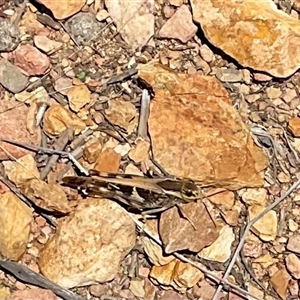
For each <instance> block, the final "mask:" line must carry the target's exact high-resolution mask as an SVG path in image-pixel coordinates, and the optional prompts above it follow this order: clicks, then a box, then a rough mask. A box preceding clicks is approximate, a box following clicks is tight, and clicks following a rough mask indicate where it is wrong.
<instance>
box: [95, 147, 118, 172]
mask: <svg viewBox="0 0 300 300" xmlns="http://www.w3.org/2000/svg"><path fill="white" fill-rule="evenodd" d="M120 163H121V155H120V154H119V153H117V152H116V151H115V150H113V149H110V148H108V149H105V150H104V151H103V152H101V153H100V155H99V157H98V159H97V161H96V163H95V166H94V169H95V170H97V171H99V172H107V173H118V171H119V167H120Z"/></svg>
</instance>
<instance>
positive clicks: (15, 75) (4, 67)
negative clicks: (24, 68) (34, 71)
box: [0, 58, 28, 93]
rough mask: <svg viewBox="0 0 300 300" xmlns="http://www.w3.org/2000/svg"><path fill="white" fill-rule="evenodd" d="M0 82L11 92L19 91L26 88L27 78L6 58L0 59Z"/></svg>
mask: <svg viewBox="0 0 300 300" xmlns="http://www.w3.org/2000/svg"><path fill="white" fill-rule="evenodd" d="M0 83H1V84H2V85H3V86H4V87H5V88H6V89H8V90H9V91H10V92H12V93H20V92H21V91H23V90H24V89H25V88H26V85H27V83H28V78H27V77H26V76H25V75H23V74H22V73H21V71H20V70H19V69H18V68H17V67H15V66H14V65H13V64H12V63H10V62H9V61H8V60H6V59H4V58H2V59H1V60H0Z"/></svg>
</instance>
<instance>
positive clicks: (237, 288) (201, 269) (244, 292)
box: [124, 209, 261, 300]
mask: <svg viewBox="0 0 300 300" xmlns="http://www.w3.org/2000/svg"><path fill="white" fill-rule="evenodd" d="M124 211H125V212H126V213H127V214H128V215H129V216H130V218H131V219H132V220H133V221H134V222H135V224H136V225H137V226H138V228H139V229H140V230H142V231H144V232H145V233H146V234H147V235H148V236H149V237H150V238H151V239H152V240H153V241H155V242H156V243H157V244H158V245H160V246H162V242H161V241H160V240H159V239H158V238H157V237H155V236H154V235H153V234H152V233H151V232H150V231H149V230H148V229H147V228H146V226H145V224H143V223H142V222H141V221H139V220H138V219H136V216H135V215H133V214H131V213H129V212H128V211H126V210H125V209H124ZM172 254H173V255H174V256H175V257H176V258H178V259H179V260H181V261H184V262H186V263H189V264H191V265H192V266H194V267H196V268H197V269H199V270H200V271H201V272H203V273H204V274H205V275H206V276H207V277H208V278H210V279H212V280H217V281H223V282H224V283H225V284H227V285H228V286H230V287H231V288H233V289H235V290H237V291H239V292H241V293H243V294H244V295H247V296H251V297H253V299H256V300H261V299H260V298H257V297H256V296H254V295H252V294H251V293H249V292H248V291H245V290H243V289H242V288H240V287H239V286H237V285H235V284H233V283H231V282H229V281H227V280H225V279H221V278H219V277H218V276H216V275H215V274H213V273H212V272H210V271H208V270H207V269H206V268H205V267H203V266H201V265H200V264H199V263H196V262H194V261H192V260H190V259H188V258H187V257H185V256H184V255H182V254H179V253H178V252H174V253H172Z"/></svg>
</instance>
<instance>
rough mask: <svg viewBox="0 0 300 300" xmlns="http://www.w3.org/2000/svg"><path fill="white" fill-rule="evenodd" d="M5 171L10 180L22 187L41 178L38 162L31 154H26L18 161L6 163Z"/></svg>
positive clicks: (4, 163)
mask: <svg viewBox="0 0 300 300" xmlns="http://www.w3.org/2000/svg"><path fill="white" fill-rule="evenodd" d="M3 165H4V170H5V174H6V175H7V177H8V179H9V180H10V181H12V182H13V183H14V184H15V185H16V186H17V187H20V186H21V185H23V184H24V183H26V182H27V181H29V180H30V179H33V178H40V173H39V170H38V168H37V166H36V162H35V160H34V158H33V156H32V155H31V154H26V155H24V156H23V157H21V158H19V159H18V160H17V161H4V162H3Z"/></svg>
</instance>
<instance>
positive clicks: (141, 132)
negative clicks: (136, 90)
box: [138, 89, 150, 140]
mask: <svg viewBox="0 0 300 300" xmlns="http://www.w3.org/2000/svg"><path fill="white" fill-rule="evenodd" d="M149 111H150V95H149V92H148V91H147V90H146V89H144V90H143V93H142V99H141V110H140V119H139V126H138V136H140V137H141V138H143V139H144V140H148V118H149Z"/></svg>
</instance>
